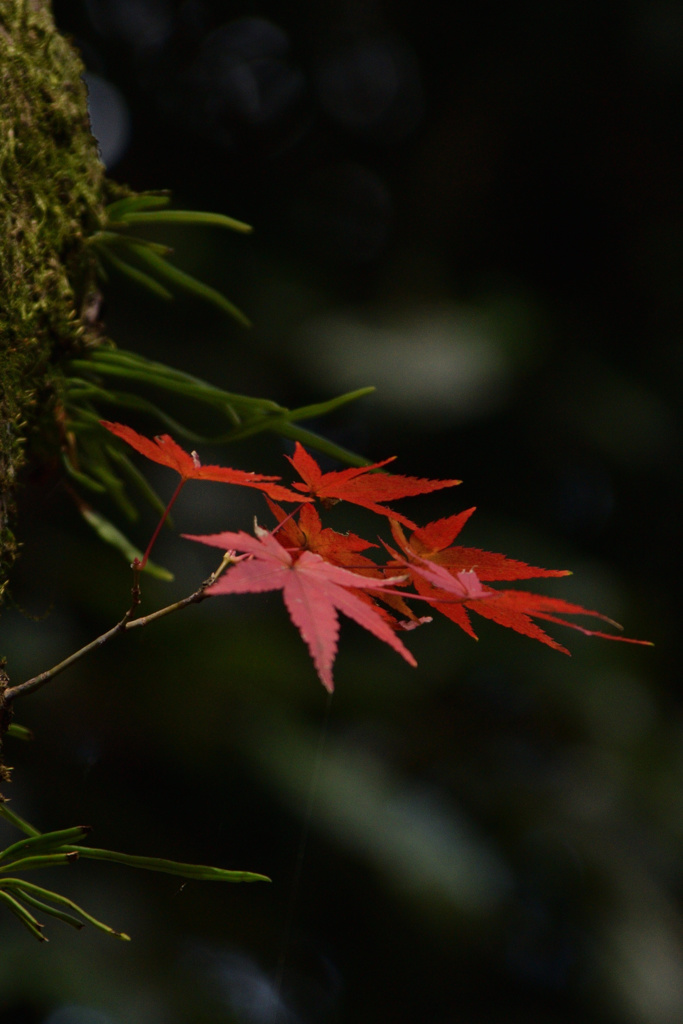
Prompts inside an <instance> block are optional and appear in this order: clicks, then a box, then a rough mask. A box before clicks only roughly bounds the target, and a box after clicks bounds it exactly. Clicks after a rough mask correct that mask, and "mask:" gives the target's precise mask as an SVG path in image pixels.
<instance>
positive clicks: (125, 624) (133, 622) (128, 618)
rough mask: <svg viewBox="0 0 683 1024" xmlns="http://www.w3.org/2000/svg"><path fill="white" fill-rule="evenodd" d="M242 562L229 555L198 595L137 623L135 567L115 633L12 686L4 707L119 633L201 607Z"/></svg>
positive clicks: (136, 571)
mask: <svg viewBox="0 0 683 1024" xmlns="http://www.w3.org/2000/svg"><path fill="white" fill-rule="evenodd" d="M235 561H241V559H240V558H239V557H238V558H235V552H234V551H228V552H227V553H226V554H225V556H224V557H223V561H222V562H221V564H220V565H219V566H218V568H217V569H216V571H215V572H213V573H212V574H211V575H210V576H209V578H208V579H206V580H204V582H203V583H202V584H201V586H199V587H198V588H197V589H196V590H195V591H194V593H192V594H190V595H189V596H188V597H185V598H183V599H182V600H181V601H175V602H174V603H173V604H169V605H167V606H166V607H165V608H160V609H159V610H158V611H156V612H151V613H150V614H149V615H142V616H140V617H139V618H137V619H133V618H132V616H133V613H134V612H135V609H136V608H137V607H138V605H139V604H140V588H139V585H138V579H139V573H140V566H139V565H135V564H134V565H133V588H132V595H133V600H132V603H131V606H130V608H129V609H128V611H127V612H126V614H125V615H124V616H123V618H122V619H121V620H120V621H119V622H117V623H116V625H115V626H112V628H111V629H109V630H107V632H106V633H102V634H101V636H98V637H97V638H96V639H95V640H91V642H90V643H89V644H86V645H85V647H81V648H80V649H79V650H78V651H74V653H73V654H70V655H69V657H68V658H65V659H64V661H60V662H59V664H58V665H54V666H53V667H52V668H49V669H47V670H46V671H45V672H41V673H40V675H37V676H34V677H33V678H32V679H27V680H26V682H24V683H19V684H18V685H17V686H10V687H8V688H7V689H6V690H5V692H4V705H5V706H7V705H9V704H11V703H12V701H13V700H14V699H15V698H16V697H23V696H25V695H26V694H27V693H33V692H34V691H35V690H39V689H40V687H41V686H44V685H45V683H48V682H50V680H51V679H54V677H55V676H57V675H59V674H60V673H61V672H64V670H65V669H67V668H70V667H71V665H74V664H75V663H76V662H77V661H80V659H81V658H84V657H85V655H86V654H90V652H91V651H95V650H97V648H98V647H102V645H103V644H106V643H107V641H108V640H111V639H113V637H115V636H118V634H119V633H124V632H126V631H127V630H129V629H132V628H133V626H147V625H148V624H149V623H150V622H155V621H156V620H157V619H161V618H163V617H164V616H165V615H170V613H171V612H175V611H180V609H181V608H186V607H187V606H188V605H190V604H197V603H198V602H199V601H202V600H203V599H204V598H205V597H206V596H207V594H206V591H207V589H208V588H209V587H210V586H211V585H212V584H213V583H215V582H216V580H217V579H218V577H219V576H220V574H221V573H222V572H223V570H224V569H225V568H226V566H228V565H230V564H231V563H232V562H235Z"/></svg>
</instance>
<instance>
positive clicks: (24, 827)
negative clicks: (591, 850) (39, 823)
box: [0, 800, 41, 836]
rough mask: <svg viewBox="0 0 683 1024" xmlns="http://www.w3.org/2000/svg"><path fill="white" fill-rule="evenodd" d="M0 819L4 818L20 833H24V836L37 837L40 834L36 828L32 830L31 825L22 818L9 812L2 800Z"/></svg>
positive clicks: (0, 802)
mask: <svg viewBox="0 0 683 1024" xmlns="http://www.w3.org/2000/svg"><path fill="white" fill-rule="evenodd" d="M0 817H3V818H5V820H6V821H9V822H10V824H11V825H14V827H15V828H18V829H19V831H20V832H23V833H24V835H27V836H39V835H40V834H41V833H40V832H39V831H38V829H37V828H34V827H33V825H31V824H30V823H29V822H28V821H26V820H25V819H24V818H20V817H19V815H18V814H16V813H15V812H14V811H10V809H9V807H8V806H7V803H6V802H4V801H2V800H0Z"/></svg>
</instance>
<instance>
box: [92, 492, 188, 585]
mask: <svg viewBox="0 0 683 1024" xmlns="http://www.w3.org/2000/svg"><path fill="white" fill-rule="evenodd" d="M81 514H82V516H83V518H84V519H85V521H86V522H87V523H89V524H90V526H92V528H93V530H94V531H95V533H96V534H97V535H98V537H100V539H101V540H103V541H104V542H105V543H106V544H111V546H112V547H114V548H116V550H117V551H120V552H121V554H122V555H123V557H124V558H125V559H126V561H127V562H128V563H129V564H131V563H132V562H134V561H135V559H136V558H137V559H138V561H140V562H141V561H142V552H141V551H140V549H139V548H136V547H135V545H134V544H133V543H131V541H129V540H128V538H127V537H126V536H125V535H124V534H123V533H121V531H120V530H119V529H118V528H117V527H116V526H114V524H113V523H111V522H110V521H109V520H108V519H107V518H106V517H105V516H103V515H102V514H101V513H100V512H96V511H95V510H94V509H92V508H88V507H87V506H83V508H81ZM143 572H148V573H149V574H150V576H154V577H155V578H156V579H158V580H166V581H167V582H170V581H171V580H173V578H174V577H173V573H172V572H169V570H168V569H164V568H163V566H161V565H156V564H155V563H154V562H151V561H150V560H149V559H147V564H146V565H145V568H144V570H143Z"/></svg>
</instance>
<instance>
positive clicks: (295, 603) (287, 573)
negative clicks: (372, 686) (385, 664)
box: [185, 527, 416, 693]
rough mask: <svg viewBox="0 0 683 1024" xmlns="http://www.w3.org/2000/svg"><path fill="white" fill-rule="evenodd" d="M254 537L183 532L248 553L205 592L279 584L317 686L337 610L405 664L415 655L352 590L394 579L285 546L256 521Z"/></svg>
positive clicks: (324, 673)
mask: <svg viewBox="0 0 683 1024" xmlns="http://www.w3.org/2000/svg"><path fill="white" fill-rule="evenodd" d="M256 531H257V535H256V537H252V536H250V535H249V534H248V533H244V532H242V531H240V532H239V533H230V532H226V533H216V534H210V535H207V536H199V537H196V536H189V535H188V534H185V536H186V537H188V539H189V540H196V541H199V542H200V543H202V544H209V545H211V546H213V547H217V548H221V549H222V550H223V551H227V550H235V551H241V552H243V553H245V554H247V555H250V556H251V557H250V558H246V559H244V560H242V561H240V562H239V563H238V564H237V565H233V566H232V567H231V568H229V569H228V570H227V571H226V572H225V573H224V574H223V576H221V577H220V578H219V580H218V582H217V583H214V585H213V586H212V587H210V588H209V589H208V590H207V593H208V594H214V595H216V594H246V593H256V592H259V591H267V590H282V592H283V598H284V602H285V606H286V608H287V611H288V612H289V615H290V617H291V619H292V622H293V623H294V625H295V626H296V627H297V629H298V630H299V632H300V634H301V636H302V637H303V639H304V641H305V642H306V644H307V646H308V649H309V651H310V653H311V657H312V658H313V663H314V665H315V667H316V670H317V672H318V675H319V676H320V680H321V682H322V684H323V686H324V687H325V688H326V689H327V690H329V691H330V693H331V692H332V690H333V689H334V682H333V679H332V666H333V664H334V659H335V655H336V653H337V640H338V637H339V620H338V615H337V613H338V612H343V613H344V615H347V616H348V617H349V618H350V619H353V620H354V621H355V622H357V623H358V624H359V625H360V626H363V628H364V629H367V630H369V631H370V632H371V633H373V634H374V635H375V636H376V637H377V638H378V639H379V640H383V641H384V642H385V643H387V644H389V645H390V646H391V647H393V648H394V650H395V651H397V652H398V653H399V654H400V655H401V656H402V657H403V658H405V660H406V661H407V662H408V663H409V664H410V665H415V664H416V662H415V659H414V657H413V656H412V654H411V653H410V651H409V650H408V649H407V648H406V647H404V645H403V644H402V643H401V641H400V640H399V639H398V637H397V636H396V635H395V633H394V631H393V630H392V628H391V626H390V625H388V624H387V623H386V622H385V621H384V619H383V618H382V616H381V615H380V614H379V612H378V610H377V609H375V608H373V607H371V606H370V605H369V604H367V603H366V602H365V601H362V600H361V599H360V596H359V595H357V594H355V593H354V592H353V591H354V590H365V589H372V590H377V591H380V590H381V589H382V588H383V587H385V586H390V585H392V584H393V583H395V582H396V580H395V579H382V580H380V579H368V578H367V577H362V576H358V575H356V573H353V572H350V571H349V570H348V569H344V568H342V567H341V566H338V565H332V564H331V563H330V562H326V561H325V559H324V558H322V557H321V556H320V555H318V554H316V553H315V552H313V551H301V552H295V551H290V550H288V549H287V548H285V547H283V545H282V544H280V543H279V542H278V541H277V540H276V539H275V537H273V535H272V534H270V533H268V532H267V531H266V530H262V529H260V528H259V527H257V528H256Z"/></svg>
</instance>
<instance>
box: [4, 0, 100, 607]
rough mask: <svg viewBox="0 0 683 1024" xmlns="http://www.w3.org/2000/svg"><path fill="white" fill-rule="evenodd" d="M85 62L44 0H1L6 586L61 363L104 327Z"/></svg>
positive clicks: (53, 419)
mask: <svg viewBox="0 0 683 1024" xmlns="http://www.w3.org/2000/svg"><path fill="white" fill-rule="evenodd" d="M82 73H83V67H82V64H81V61H80V59H79V57H78V55H77V54H76V53H75V51H74V50H73V49H72V47H71V46H70V44H69V43H68V41H67V40H66V39H64V38H63V37H62V36H61V35H60V34H59V33H58V32H57V31H56V29H55V26H54V22H53V20H52V15H51V12H50V5H49V3H48V2H46V0H2V3H0V593H1V592H2V590H4V588H5V585H6V582H7V573H8V571H9V569H10V567H11V565H12V562H13V561H14V559H15V557H16V553H17V546H18V545H17V541H16V540H15V532H16V524H15V523H14V494H15V489H16V486H17V480H18V476H19V471H20V469H21V467H22V466H23V465H24V464H25V463H26V462H27V461H29V462H30V461H31V458H32V452H33V451H36V450H41V451H43V452H47V453H51V452H52V453H56V452H58V450H59V444H60V439H59V427H58V422H57V421H58V411H59V394H60V381H61V379H63V366H64V363H65V361H66V360H67V359H68V358H69V357H70V356H73V355H74V354H75V353H77V352H82V351H83V350H84V348H85V347H87V346H88V345H91V344H94V343H96V342H97V338H98V334H99V329H98V325H97V323H96V315H93V309H96V295H97V288H96V279H95V263H94V259H93V257H92V254H91V253H90V251H89V249H88V246H87V244H86V240H87V237H88V235H90V234H92V232H93V231H94V230H96V229H97V228H98V227H99V226H100V225H101V224H102V221H103V218H104V206H105V204H106V202H108V201H110V200H111V198H112V196H111V195H110V189H111V186H110V185H109V183H108V182H107V180H106V178H105V175H104V168H103V166H102V164H101V162H100V160H99V157H98V152H97V145H96V142H95V140H94V139H93V136H92V134H91V131H90V123H89V119H88V112H87V107H86V89H85V85H84V83H83V80H82ZM36 441H39V442H40V443H39V445H35V447H34V443H35V442H36Z"/></svg>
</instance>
